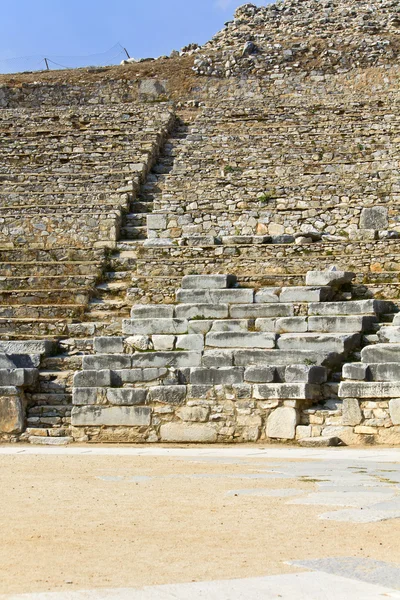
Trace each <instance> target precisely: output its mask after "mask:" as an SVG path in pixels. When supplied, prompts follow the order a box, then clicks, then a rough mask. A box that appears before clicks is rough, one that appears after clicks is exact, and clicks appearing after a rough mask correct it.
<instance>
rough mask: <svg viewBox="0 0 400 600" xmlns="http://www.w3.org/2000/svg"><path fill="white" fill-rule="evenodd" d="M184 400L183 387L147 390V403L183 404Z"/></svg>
mask: <svg viewBox="0 0 400 600" xmlns="http://www.w3.org/2000/svg"><path fill="white" fill-rule="evenodd" d="M185 399H186V386H185V385H162V386H154V387H151V388H150V389H149V393H148V396H147V400H148V402H159V403H161V404H183V403H184V402H185Z"/></svg>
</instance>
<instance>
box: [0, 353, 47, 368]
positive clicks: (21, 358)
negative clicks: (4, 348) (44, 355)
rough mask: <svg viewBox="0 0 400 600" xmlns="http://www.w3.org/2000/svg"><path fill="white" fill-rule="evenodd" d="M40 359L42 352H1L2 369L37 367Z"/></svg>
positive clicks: (0, 363)
mask: <svg viewBox="0 0 400 600" xmlns="http://www.w3.org/2000/svg"><path fill="white" fill-rule="evenodd" d="M40 361H41V355H40V354H4V353H0V369H15V368H18V369H37V368H38V367H39V366H40Z"/></svg>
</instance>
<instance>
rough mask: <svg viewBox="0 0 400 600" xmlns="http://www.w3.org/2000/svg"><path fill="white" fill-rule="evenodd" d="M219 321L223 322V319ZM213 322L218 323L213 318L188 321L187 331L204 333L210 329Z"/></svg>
mask: <svg viewBox="0 0 400 600" xmlns="http://www.w3.org/2000/svg"><path fill="white" fill-rule="evenodd" d="M221 322H222V323H223V322H224V321H221ZM214 323H218V321H214V320H213V319H204V320H201V321H197V320H194V321H189V326H188V333H201V334H203V335H205V334H206V333H208V332H209V331H210V329H211V327H212V326H213V324H214Z"/></svg>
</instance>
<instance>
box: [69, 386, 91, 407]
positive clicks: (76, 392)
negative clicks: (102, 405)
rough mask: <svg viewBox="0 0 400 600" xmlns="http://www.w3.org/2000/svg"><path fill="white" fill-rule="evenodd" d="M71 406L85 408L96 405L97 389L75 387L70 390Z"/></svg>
mask: <svg viewBox="0 0 400 600" xmlns="http://www.w3.org/2000/svg"><path fill="white" fill-rule="evenodd" d="M72 404H74V405H75V406H87V405H89V404H97V388H95V387H87V388H85V387H75V388H74V389H73V390H72Z"/></svg>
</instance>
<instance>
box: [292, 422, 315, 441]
mask: <svg viewBox="0 0 400 600" xmlns="http://www.w3.org/2000/svg"><path fill="white" fill-rule="evenodd" d="M311 435H312V426H311V425H297V427H296V440H304V439H307V438H311Z"/></svg>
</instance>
